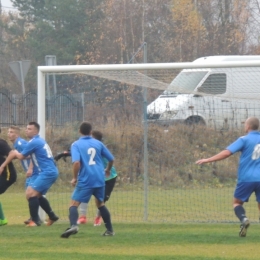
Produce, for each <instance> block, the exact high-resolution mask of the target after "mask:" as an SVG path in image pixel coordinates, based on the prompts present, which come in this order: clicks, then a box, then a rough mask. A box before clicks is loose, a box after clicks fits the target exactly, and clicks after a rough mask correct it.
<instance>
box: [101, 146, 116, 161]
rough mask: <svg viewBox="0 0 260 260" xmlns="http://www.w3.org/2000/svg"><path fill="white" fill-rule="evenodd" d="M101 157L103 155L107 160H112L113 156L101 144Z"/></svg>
mask: <svg viewBox="0 0 260 260" xmlns="http://www.w3.org/2000/svg"><path fill="white" fill-rule="evenodd" d="M101 155H102V157H105V158H106V159H107V160H108V161H109V162H110V161H113V160H114V156H113V155H112V153H111V152H110V151H109V150H108V149H107V147H106V146H105V145H104V144H102V151H101Z"/></svg>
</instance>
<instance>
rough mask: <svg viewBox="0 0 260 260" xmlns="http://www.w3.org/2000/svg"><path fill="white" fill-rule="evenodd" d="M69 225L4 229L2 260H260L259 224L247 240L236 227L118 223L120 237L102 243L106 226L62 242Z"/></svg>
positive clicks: (82, 228)
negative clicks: (239, 234) (240, 235)
mask: <svg viewBox="0 0 260 260" xmlns="http://www.w3.org/2000/svg"><path fill="white" fill-rule="evenodd" d="M67 227H68V225H67V224H64V223H63V224H58V223H57V224H54V225H53V226H51V227H47V226H41V227H35V228H27V227H24V226H23V225H21V224H20V225H7V226H2V227H0V229H1V236H0V248H1V251H0V259H1V260H10V259H48V260H50V259H64V260H66V259H90V260H92V259H93V260H94V259H103V260H108V259H119V260H121V259H127V260H130V259H140V260H141V259H144V260H148V259H149V260H162V259H167V260H170V259H178V260H182V259H186V260H194V259H198V260H213V259H214V260H222V259H223V260H224V259H233V260H234V259H244V260H247V259H248V260H249V259H259V253H260V248H259V233H260V227H259V225H258V224H253V225H251V227H250V229H249V231H248V235H247V237H246V238H241V237H238V225H235V224H130V223H124V224H119V223H115V225H114V228H115V232H116V235H115V236H114V237H102V236H100V234H101V233H102V232H103V231H104V226H103V225H102V226H100V227H93V226H92V224H86V225H82V226H80V231H79V233H78V234H76V235H74V236H71V237H70V238H68V239H63V238H60V237H59V236H60V234H61V233H62V231H63V230H64V229H66V228H67Z"/></svg>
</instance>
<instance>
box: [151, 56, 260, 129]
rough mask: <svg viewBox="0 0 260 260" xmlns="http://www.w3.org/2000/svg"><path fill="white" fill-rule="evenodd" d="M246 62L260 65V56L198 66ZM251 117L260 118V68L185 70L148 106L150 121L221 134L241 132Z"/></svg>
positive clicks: (212, 58) (204, 59) (224, 58)
mask: <svg viewBox="0 0 260 260" xmlns="http://www.w3.org/2000/svg"><path fill="white" fill-rule="evenodd" d="M243 60H247V61H250V60H259V61H260V56H209V57H202V58H199V59H197V60H195V61H194V63H202V62H207V63H209V62H214V64H216V63H217V62H223V61H243ZM176 90H178V91H179V93H177V92H176ZM184 93H192V94H184ZM249 116H256V117H259V118H260V67H248V68H247V67H243V68H208V69H184V70H182V71H181V72H180V73H179V74H178V75H177V76H176V77H175V78H174V80H173V81H172V82H171V84H170V85H169V87H168V88H167V89H166V90H165V91H164V93H163V94H162V95H160V96H159V97H158V98H157V99H156V100H155V101H153V102H152V103H151V104H149V105H148V106H147V118H148V120H149V121H152V122H154V121H156V122H158V123H162V124H167V125H168V124H172V123H177V122H179V123H188V124H194V123H195V124H205V125H207V126H209V127H213V128H215V129H217V130H221V129H236V128H241V127H242V126H243V124H244V122H245V119H246V118H248V117H249Z"/></svg>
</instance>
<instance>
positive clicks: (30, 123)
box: [28, 121, 40, 131]
mask: <svg viewBox="0 0 260 260" xmlns="http://www.w3.org/2000/svg"><path fill="white" fill-rule="evenodd" d="M28 125H33V126H34V127H35V128H36V129H37V130H38V131H40V125H39V124H38V123H37V122H34V121H32V122H29V123H28Z"/></svg>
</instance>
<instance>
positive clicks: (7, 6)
mask: <svg viewBox="0 0 260 260" xmlns="http://www.w3.org/2000/svg"><path fill="white" fill-rule="evenodd" d="M1 3H2V8H3V9H4V10H6V11H12V10H14V8H13V7H12V3H11V1H10V0H1Z"/></svg>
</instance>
